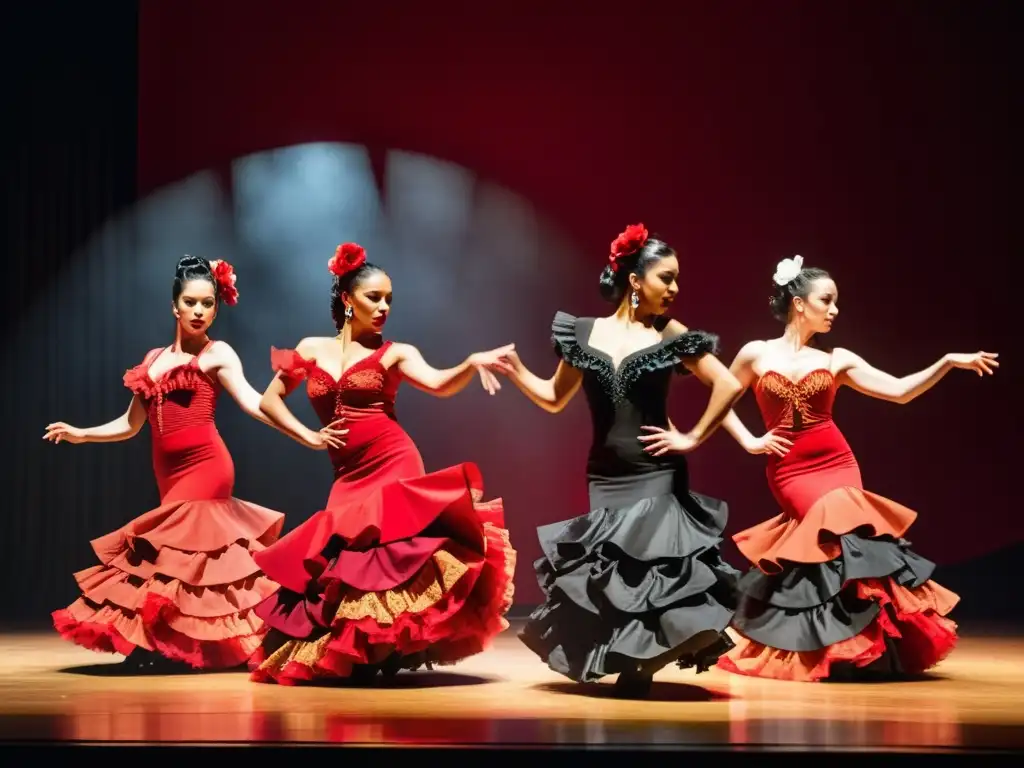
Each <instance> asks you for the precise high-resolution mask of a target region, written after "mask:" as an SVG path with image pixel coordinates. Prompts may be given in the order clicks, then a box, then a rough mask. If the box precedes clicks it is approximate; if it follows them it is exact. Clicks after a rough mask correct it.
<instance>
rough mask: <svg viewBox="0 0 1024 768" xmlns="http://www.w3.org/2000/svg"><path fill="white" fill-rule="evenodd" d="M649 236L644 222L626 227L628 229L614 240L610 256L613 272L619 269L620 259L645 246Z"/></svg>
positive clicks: (609, 260)
mask: <svg viewBox="0 0 1024 768" xmlns="http://www.w3.org/2000/svg"><path fill="white" fill-rule="evenodd" d="M647 237H648V235H647V227H645V226H644V225H643V224H630V225H629V226H628V227H626V230H625V231H624V232H623V233H622V234H621V235H619V236H618V237H616V238H615V239H614V240H613V241H612V252H611V254H610V255H609V256H608V262H609V263H610V264H611V267H612V272H617V271H618V270H619V259H621V258H623V257H624V256H629V255H630V254H633V253H636V252H637V251H639V250H640V249H641V248H643V246H644V243H646V242H647Z"/></svg>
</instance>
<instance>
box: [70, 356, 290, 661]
mask: <svg viewBox="0 0 1024 768" xmlns="http://www.w3.org/2000/svg"><path fill="white" fill-rule="evenodd" d="M211 344H212V342H211ZM207 348H209V345H207ZM161 351H162V350H159V349H155V350H152V351H151V352H150V353H149V354H148V355H146V358H145V359H144V360H143V362H142V363H141V364H140V365H138V366H136V367H135V368H132V369H130V370H129V371H127V372H126V373H125V375H124V383H125V386H127V387H128V389H130V390H131V391H132V392H133V393H135V395H137V396H138V397H140V398H141V399H142V401H143V403H144V405H145V407H146V410H147V413H148V418H149V423H150V428H151V430H152V433H153V471H154V473H155V474H156V481H157V486H158V488H159V490H160V506H159V507H157V508H156V509H153V510H151V511H149V512H147V513H146V514H144V515H142V516H141V517H138V518H136V519H135V520H133V521H131V522H130V523H128V524H127V525H126V526H124V527H123V528H121V529H119V530H117V531H114V532H113V533H109V534H107V535H106V536H102V537H100V538H98V539H95V540H94V541H93V542H92V548H93V550H94V551H95V553H96V556H97V557H98V558H99V560H100V565H96V566H93V567H92V568H88V569H86V570H84V571H80V572H78V573H76V574H75V579H76V581H77V582H78V586H79V589H81V592H82V594H81V597H79V598H78V600H76V601H75V602H74V603H72V604H71V605H70V606H68V607H67V608H65V609H62V610H59V611H54V612H53V623H54V627H55V628H56V629H57V631H58V632H59V633H60V634H61V635H62V636H63V637H64V638H65V639H67V640H70V641H72V642H74V643H77V644H78V645H81V646H84V647H86V648H89V649H90V650H94V651H100V652H106V653H120V654H123V655H125V656H127V655H128V654H130V653H131V652H132V651H134V650H136V649H143V650H145V651H149V652H155V653H156V654H159V655H160V656H163V657H164V658H165V659H168V660H172V661H177V662H184V663H186V664H188V665H190V666H192V667H194V668H197V669H217V668H220V669H223V668H230V667H237V666H239V665H241V664H244V663H245V662H246V661H247V660H248V658H249V657H250V656H251V655H252V653H253V652H254V651H255V650H256V649H257V648H259V646H260V643H261V641H262V639H263V636H264V634H265V633H266V628H265V627H264V626H263V622H262V621H261V620H260V619H259V617H257V616H256V614H255V612H254V608H255V606H256V605H257V604H258V603H259V602H260V601H261V600H262V599H264V598H265V597H267V596H268V595H270V594H272V593H273V591H274V590H275V589H276V586H277V585H276V584H274V583H272V582H271V581H270V580H269V579H267V578H266V577H265V576H264V575H263V574H262V573H260V570H259V567H258V566H257V565H256V563H255V561H254V560H253V555H254V554H255V553H257V552H259V551H260V550H261V549H263V547H265V546H266V545H268V544H270V543H272V542H273V541H275V540H276V539H277V537H278V536H279V535H280V533H281V529H282V527H283V526H284V515H283V514H281V513H279V512H274V511H271V510H269V509H265V508H263V507H260V506H257V505H255V504H250V503H248V502H245V501H240V500H239V499H236V498H233V497H232V495H231V492H232V487H233V486H234V481H235V470H234V464H233V462H232V460H231V454H229V453H228V449H227V447H226V446H225V445H224V441H223V440H221V437H220V435H219V434H218V432H217V426H216V424H215V423H214V414H215V410H216V401H217V396H218V394H219V393H220V386H219V383H218V382H217V381H215V380H214V379H212V378H210V377H209V376H207V375H206V374H205V373H203V372H202V371H201V370H200V369H199V356H200V355H202V352H200V355H197V356H196V357H194V358H193V359H192V360H191V361H189V362H188V363H185V364H183V365H180V366H177V367H175V368H173V369H171V370H170V371H168V372H167V374H166V375H164V376H162V377H161V378H160V380H159V381H153V380H152V379H151V378H150V376H149V366H150V364H151V363H152V362H153V360H154V359H155V358H156V357H157V356H158V355H159V354H160V352H161ZM203 351H204V352H205V351H206V349H204V350H203Z"/></svg>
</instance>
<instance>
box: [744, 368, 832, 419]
mask: <svg viewBox="0 0 1024 768" xmlns="http://www.w3.org/2000/svg"><path fill="white" fill-rule="evenodd" d="M754 397H755V398H756V399H757V406H758V408H759V409H760V410H761V417H762V418H763V419H764V424H765V427H766V428H767V429H780V430H786V431H794V432H799V431H801V430H803V429H806V428H808V427H811V426H814V425H816V424H821V423H823V422H830V421H832V406H833V404H834V403H835V399H836V379H835V376H833V375H832V372H831V371H830V370H829V369H827V368H818V369H815V370H813V371H810V372H809V373H807V374H805V375H803V376H801V377H800V378H799V379H797V380H796V381H794V380H792V379H790V378H789V377H787V376H784V375H782V374H781V373H779V372H777V371H767V372H765V373H764V374H763V375H762V376H761V377H760V378H759V379H758V380H757V383H756V384H755V386H754Z"/></svg>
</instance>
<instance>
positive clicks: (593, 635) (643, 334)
mask: <svg viewBox="0 0 1024 768" xmlns="http://www.w3.org/2000/svg"><path fill="white" fill-rule="evenodd" d="M678 276H679V261H678V259H677V257H676V253H675V251H674V250H673V249H672V248H671V247H669V246H668V245H667V244H665V243H664V242H662V241H661V240H659V239H657V238H655V237H650V236H649V235H648V232H647V229H646V228H645V227H644V226H643V225H642V224H634V225H632V226H630V227H628V228H627V229H626V231H625V232H623V233H622V234H621V235H619V237H618V238H617V239H616V240H615V241H614V242H613V243H612V246H611V256H610V258H609V263H608V265H607V266H606V267H605V269H604V271H603V272H602V274H601V280H600V289H601V295H602V296H603V297H604V298H605V299H606V300H608V301H609V302H611V303H612V304H613V305H615V307H616V310H615V313H614V314H613V315H612V316H610V317H601V318H582V317H581V318H576V317H573V316H571V315H568V314H566V313H564V312H558V313H557V314H556V315H555V319H554V322H553V324H552V327H551V331H552V341H553V343H554V348H555V353H556V355H557V356H558V357H559V358H560V361H559V364H558V368H557V369H556V371H555V373H554V375H553V376H552V377H551V378H550V379H547V380H542V379H540V378H538V377H537V376H536V375H534V374H533V373H531V372H530V371H529V370H528V369H527V368H526V366H525V365H523V363H522V361H521V360H520V359H519V358H518V355H516V353H515V352H514V350H513V351H512V352H510V353H509V355H508V360H509V362H508V363H507V364H504V363H502V364H499V369H500V370H502V371H503V372H505V373H506V374H507V375H508V376H509V377H510V378H511V379H512V381H513V382H515V384H516V385H517V386H518V387H519V389H520V390H522V392H523V393H524V394H525V395H526V396H527V397H529V398H530V399H531V400H532V401H533V402H534V403H535V404H537V405H538V406H540V407H541V408H543V409H544V410H546V411H549V412H551V413H558V412H560V411H561V410H562V409H563V408H565V406H566V405H567V404H568V402H569V401H570V400H571V399H572V397H573V396H574V395H575V394H576V392H577V391H578V390H579V389H580V387H581V386H582V387H583V390H584V392H585V393H586V397H587V403H588V405H589V406H590V414H591V419H592V422H593V443H592V445H591V448H590V454H589V457H588V462H587V480H588V482H589V491H590V506H591V512H590V513H589V514H586V515H583V516H581V517H576V518H573V519H571V520H567V521H564V522H560V523H553V524H551V525H546V526H543V527H542V528H540V529H539V530H538V535H539V538H540V543H541V548H542V549H543V552H544V556H543V557H542V558H540V559H539V560H537V562H536V563H535V564H534V568H535V570H536V573H537V579H538V581H539V582H540V585H541V588H542V589H543V590H544V593H545V596H546V599H545V602H544V604H543V605H542V606H540V607H539V608H538V609H537V610H535V611H534V612H533V614H532V615H531V617H530V620H529V622H528V623H527V625H526V627H525V628H524V629H523V631H522V633H521V634H520V639H522V641H523V642H524V643H525V644H526V645H527V646H528V647H529V648H530V649H531V650H533V651H534V652H535V653H536V654H537V655H538V656H540V657H541V658H542V659H544V660H545V661H546V662H547V664H548V666H549V667H551V669H553V670H555V671H556V672H559V673H560V674H562V675H565V676H566V677H568V678H570V679H572V680H574V681H576V682H592V681H595V680H598V679H599V678H601V677H603V676H605V675H612V674H618V676H619V677H618V680H617V682H616V691H617V693H618V694H619V695H622V696H645V695H647V693H648V692H649V690H650V686H651V682H652V677H653V675H654V673H655V672H656V671H657V670H658V669H660V668H662V667H664V666H666V665H668V664H670V663H672V662H677V663H678V664H679V666H680V667H682V668H687V667H696V668H697V671H698V672H701V671H704V670H706V669H708V668H710V667H711V666H712V665H714V663H715V660H716V659H717V658H718V656H719V655H720V654H721V653H723V652H724V651H726V650H728V649H729V648H731V647H732V642H731V641H730V640H729V637H728V635H727V634H725V632H724V630H725V628H726V627H727V626H728V624H729V622H730V619H731V618H732V609H733V591H734V588H735V580H736V578H738V576H739V573H738V572H737V571H735V570H734V569H733V568H732V567H730V566H729V565H728V564H727V563H725V562H724V561H723V560H722V559H721V556H720V554H719V545H720V543H721V540H722V539H721V535H722V531H723V529H724V528H725V525H726V521H727V517H728V508H727V506H726V504H725V503H724V502H721V501H718V500H715V499H711V498H708V497H705V496H701V495H698V494H696V493H692V492H691V491H690V489H689V475H688V471H687V464H686V459H685V457H684V454H685V453H687V452H689V451H692V450H693V449H695V448H696V447H697V446H699V445H700V444H701V443H703V442H704V441H705V440H706V439H707V438H708V437H709V436H710V435H711V434H712V432H713V431H714V429H715V428H716V427H717V426H718V425H719V423H720V422H721V420H722V419H723V418H725V416H726V414H728V412H729V409H730V408H731V407H732V404H733V402H734V401H735V399H736V398H737V397H738V395H739V393H740V392H741V388H740V385H739V383H738V382H737V381H736V380H735V379H734V378H733V376H732V375H731V374H730V373H729V371H728V370H727V369H726V367H725V366H724V365H723V364H722V363H721V362H719V360H718V359H717V358H716V357H715V356H714V354H713V353H714V352H715V350H716V346H717V337H715V336H713V335H711V334H709V333H705V332H703V331H691V330H688V329H687V328H686V327H685V326H684V325H682V324H681V323H680V322H679V321H677V320H670V319H668V318H667V317H665V312H666V310H667V309H668V308H669V306H670V305H671V303H672V301H673V299H675V297H676V294H677V293H678V287H677V285H676V281H677V279H678ZM673 371H676V372H678V373H682V374H685V373H693V374H695V375H696V376H697V378H699V379H700V380H701V381H702V382H703V383H704V384H706V385H709V386H710V387H711V396H710V402H709V404H708V406H707V409H706V410H705V412H704V415H703V416H702V417H701V419H700V420H699V422H698V423H697V425H696V426H695V427H694V428H693V429H692V430H690V431H689V432H687V433H685V434H684V433H680V432H679V431H677V430H676V429H675V427H674V426H673V425H672V422H671V421H670V420H669V418H668V414H667V412H666V402H667V398H668V390H669V384H670V383H671V378H672V373H673ZM641 433H645V434H643V435H642V436H641V437H640V438H639V440H638V439H637V436H638V435H641Z"/></svg>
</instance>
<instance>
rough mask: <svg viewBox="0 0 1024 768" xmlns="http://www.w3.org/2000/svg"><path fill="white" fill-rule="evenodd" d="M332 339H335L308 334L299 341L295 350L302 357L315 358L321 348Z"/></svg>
mask: <svg viewBox="0 0 1024 768" xmlns="http://www.w3.org/2000/svg"><path fill="white" fill-rule="evenodd" d="M330 341H333V339H330V338H328V337H327V336H307V337H306V338H304V339H300V340H299V343H298V344H296V345H295V351H296V352H298V353H299V355H301V356H302V357H305V358H315V357H316V356H317V354H319V352H320V350H322V349H323V348H324V346H325V345H326V344H327V343H328V342H330Z"/></svg>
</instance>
